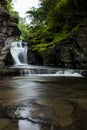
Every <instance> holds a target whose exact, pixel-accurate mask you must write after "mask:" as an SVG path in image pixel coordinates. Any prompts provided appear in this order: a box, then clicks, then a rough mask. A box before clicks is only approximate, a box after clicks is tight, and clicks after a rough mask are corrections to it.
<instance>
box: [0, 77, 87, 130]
mask: <svg viewBox="0 0 87 130" xmlns="http://www.w3.org/2000/svg"><path fill="white" fill-rule="evenodd" d="M86 99H87V79H86V78H84V77H56V76H51V77H50V76H39V75H30V76H26V77H25V76H17V77H1V78H0V106H1V107H0V113H1V114H0V130H11V129H12V130H34V129H35V130H50V129H51V126H49V127H48V126H47V127H46V126H44V127H42V126H41V125H40V124H39V123H40V119H41V120H49V122H50V124H51V123H53V122H54V123H55V124H57V125H58V127H59V128H61V130H65V129H64V128H65V127H67V130H77V129H78V130H86V129H85V128H84V127H86V126H84V125H85V124H83V127H82V126H79V127H77V125H76V122H75V121H74V118H75V114H77V115H76V118H78V122H79V118H81V119H80V120H84V122H85V121H86V117H85V116H84V115H86V114H87V113H86V111H87V100H86ZM75 104H77V105H75ZM15 105H18V106H17V108H15V110H14V112H13V113H14V115H16V116H17V117H18V118H19V117H22V118H24V119H21V118H20V119H18V120H17V121H16V122H15V121H13V122H12V121H11V120H13V117H11V112H10V111H11V110H10V109H9V112H7V113H5V114H4V110H5V111H6V110H7V108H8V106H10V107H12V108H11V109H13V107H14V106H15ZM78 105H79V107H78ZM75 107H77V109H76V108H75ZM63 108H64V109H63ZM74 109H75V110H74ZM80 110H81V112H82V113H81V117H78V113H79V111H80ZM83 110H84V111H83ZM74 111H76V113H75V114H74V115H73V112H74ZM17 112H18V114H17ZM69 112H70V114H69ZM8 113H10V114H8ZM63 114H64V115H63ZM71 114H72V115H73V119H72V116H71ZM6 115H7V116H6ZM9 117H10V118H12V119H11V120H10V118H9ZM58 117H60V118H58ZM25 118H27V119H25ZM29 118H32V119H33V120H34V122H32V121H29V120H28V119H29ZM37 118H40V119H39V121H36V120H37ZM35 122H36V123H35ZM38 122H39V123H38ZM74 122H75V124H74ZM79 124H80V123H79ZM70 125H71V127H70ZM69 127H70V128H69ZM81 127H82V128H81ZM83 128H84V129H83Z"/></svg>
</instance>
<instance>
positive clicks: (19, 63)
mask: <svg viewBox="0 0 87 130" xmlns="http://www.w3.org/2000/svg"><path fill="white" fill-rule="evenodd" d="M27 50H28V49H27V43H26V42H22V41H17V42H13V43H12V44H11V48H10V52H11V55H12V57H13V60H14V64H15V65H14V66H13V68H18V69H19V71H20V75H24V76H26V75H31V74H32V75H40V76H65V77H66V76H74V77H80V76H82V75H81V74H80V72H79V71H76V70H66V69H59V68H50V67H44V66H33V65H28V60H27V59H28V58H27Z"/></svg>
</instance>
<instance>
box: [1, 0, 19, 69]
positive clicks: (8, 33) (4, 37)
mask: <svg viewBox="0 0 87 130" xmlns="http://www.w3.org/2000/svg"><path fill="white" fill-rule="evenodd" d="M17 23H18V19H16V18H13V17H11V16H10V14H9V12H8V10H7V2H6V0H3V1H2V0H1V1H0V67H3V66H5V63H7V64H8V62H11V60H10V61H9V59H7V58H6V57H7V55H9V49H10V44H11V43H12V42H13V41H14V40H15V38H16V37H18V36H19V35H20V30H19V29H18V27H17ZM5 60H6V61H7V62H5Z"/></svg>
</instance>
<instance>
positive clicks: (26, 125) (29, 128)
mask: <svg viewBox="0 0 87 130" xmlns="http://www.w3.org/2000/svg"><path fill="white" fill-rule="evenodd" d="M18 126H19V130H40V129H39V128H40V127H39V125H38V124H34V123H32V122H29V121H27V120H19V121H18Z"/></svg>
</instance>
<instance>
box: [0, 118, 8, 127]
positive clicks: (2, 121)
mask: <svg viewBox="0 0 87 130" xmlns="http://www.w3.org/2000/svg"><path fill="white" fill-rule="evenodd" d="M8 124H9V119H0V130H4V129H3V128H5V127H6V126H7V125H8Z"/></svg>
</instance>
